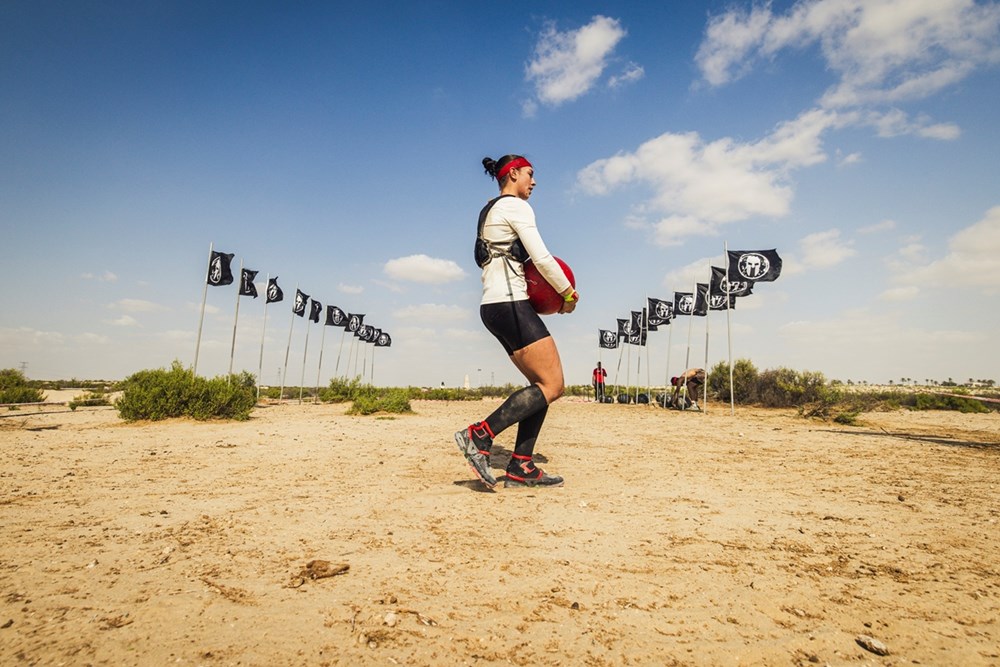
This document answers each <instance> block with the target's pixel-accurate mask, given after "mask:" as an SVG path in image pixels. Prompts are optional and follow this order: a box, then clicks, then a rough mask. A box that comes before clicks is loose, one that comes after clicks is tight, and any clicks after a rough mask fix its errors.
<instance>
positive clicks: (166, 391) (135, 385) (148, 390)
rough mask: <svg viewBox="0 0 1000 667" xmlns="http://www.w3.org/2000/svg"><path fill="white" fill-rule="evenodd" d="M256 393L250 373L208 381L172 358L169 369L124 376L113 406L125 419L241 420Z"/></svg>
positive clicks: (252, 403)
mask: <svg viewBox="0 0 1000 667" xmlns="http://www.w3.org/2000/svg"><path fill="white" fill-rule="evenodd" d="M256 396H257V388H256V382H255V378H254V376H253V375H251V374H250V373H246V372H244V373H241V374H239V375H230V376H228V377H216V378H213V379H211V380H209V379H206V378H203V377H200V376H196V375H195V374H194V372H193V371H191V370H188V369H185V368H183V367H182V366H181V364H180V362H179V361H175V362H174V363H173V364H172V365H171V367H170V370H169V371H168V370H164V369H162V368H161V369H157V370H145V371H139V372H138V373H134V374H132V375H130V376H129V377H127V378H125V381H124V382H123V383H122V395H121V398H119V399H118V401H117V402H116V403H115V407H117V408H118V414H119V415H120V416H121V418H122V419H125V420H126V421H136V420H139V419H149V420H152V421H156V420H160V419H169V418H171V417H192V418H194V419H198V420H207V419H236V420H244V419H248V418H249V417H250V410H252V409H253V406H254V404H255V403H256Z"/></svg>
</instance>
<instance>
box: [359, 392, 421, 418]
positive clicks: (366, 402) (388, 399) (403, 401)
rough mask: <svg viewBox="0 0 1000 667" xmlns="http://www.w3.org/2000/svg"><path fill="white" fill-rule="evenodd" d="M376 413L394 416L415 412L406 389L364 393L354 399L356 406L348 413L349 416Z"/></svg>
mask: <svg viewBox="0 0 1000 667" xmlns="http://www.w3.org/2000/svg"><path fill="white" fill-rule="evenodd" d="M376 412H391V413H394V414H399V413H403V412H413V408H411V407H410V399H409V392H408V391H407V390H406V389H386V390H382V391H377V392H363V393H361V394H359V395H358V396H357V397H356V398H355V399H354V405H352V406H351V408H350V409H349V410H348V411H347V414H349V415H371V414H374V413H376Z"/></svg>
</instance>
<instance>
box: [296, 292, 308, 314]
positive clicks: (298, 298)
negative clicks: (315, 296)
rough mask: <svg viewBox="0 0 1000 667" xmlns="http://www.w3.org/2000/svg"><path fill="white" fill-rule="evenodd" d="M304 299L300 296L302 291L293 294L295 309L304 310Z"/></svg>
mask: <svg viewBox="0 0 1000 667" xmlns="http://www.w3.org/2000/svg"><path fill="white" fill-rule="evenodd" d="M305 309H306V301H305V299H303V298H302V292H296V294H295V310H305Z"/></svg>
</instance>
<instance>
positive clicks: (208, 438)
mask: <svg viewBox="0 0 1000 667" xmlns="http://www.w3.org/2000/svg"><path fill="white" fill-rule="evenodd" d="M50 398H53V397H50ZM53 400H58V397H55V398H54V399H53ZM498 403H499V401H493V400H491V401H483V402H474V403H443V402H419V401H418V402H414V403H413V407H414V410H415V414H413V415H406V416H394V417H389V416H381V417H379V416H370V417H352V416H347V415H345V414H344V412H345V406H343V405H311V404H310V405H296V404H290V405H282V406H272V407H267V408H261V409H257V410H255V412H254V414H253V417H252V419H250V420H249V421H247V422H243V423H228V422H226V423H219V422H212V423H198V422H193V421H186V420H179V421H169V422H161V423H139V424H128V423H124V422H122V421H121V420H119V419H118V416H117V412H116V411H115V410H113V409H111V408H80V409H78V410H77V411H75V412H70V411H68V410H67V409H65V408H47V409H44V410H42V409H37V408H33V409H24V410H21V411H18V412H13V413H11V412H5V413H4V415H3V416H2V417H0V626H2V628H0V664H2V665H22V664H23V665H60V664H66V665H161V664H162V665H166V664H182V665H358V664H372V665H465V664H468V665H476V664H516V665H737V664H739V665H800V664H801V665H811V664H820V665H823V664H828V665H858V664H871V665H913V664H920V665H998V664H1000V526H998V521H1000V493H998V491H1000V488H998V486H1000V474H998V473H1000V414H997V413H991V414H989V415H962V414H959V413H951V412H947V413H946V412H923V413H909V412H895V413H883V414H866V415H863V416H862V423H861V424H860V425H858V426H840V425H836V424H832V423H824V422H820V421H810V420H807V419H803V418H800V417H798V416H797V415H796V414H795V412H794V411H778V410H757V409H738V410H737V412H736V415H735V416H731V415H730V414H729V411H728V409H723V408H720V407H717V406H710V407H709V412H708V414H697V413H680V412H676V411H664V410H661V409H659V408H655V407H650V406H622V405H597V404H593V403H588V402H584V401H582V400H580V399H563V400H562V401H560V402H558V403H557V404H555V405H554V406H553V407H552V409H551V410H550V412H549V417H548V421H547V422H546V425H545V428H544V429H543V432H542V440H541V441H540V442H541V444H540V446H539V448H538V452H537V454H539V456H538V460H539V461H540V462H541V465H542V467H544V468H546V469H547V470H549V471H550V472H552V473H556V474H561V475H563V476H565V477H566V485H565V487H563V488H560V489H545V490H524V489H503V488H502V487H498V488H497V490H496V491H495V492H488V491H486V490H485V489H484V488H483V487H481V486H480V485H479V483H478V482H474V481H473V477H472V474H471V472H470V471H469V469H468V468H467V466H466V465H465V463H464V460H463V459H462V457H461V456H460V455H459V454H458V450H457V448H456V447H455V445H454V443H453V441H452V433H453V432H454V431H455V430H456V429H458V428H460V427H462V426H464V425H465V424H467V423H468V422H470V421H472V420H474V419H477V418H480V417H483V416H485V415H486V414H487V413H488V412H489V411H490V410H492V409H493V407H495V406H496V405H498ZM512 437H513V433H512V432H508V433H504V434H503V435H502V436H501V437H500V440H499V441H498V444H497V448H496V450H498V451H495V455H494V458H493V466H494V468H496V469H497V470H496V472H497V474H498V475H499V474H501V473H502V469H503V467H504V466H505V464H506V459H507V456H509V451H508V450H509V448H510V447H512V444H511V440H512ZM315 560H322V561H326V562H327V568H328V569H326V570H323V567H324V565H323V564H315V563H314V564H313V565H312V567H311V568H310V567H307V566H308V564H309V563H310V562H311V561H315ZM344 566H346V567H344ZM337 571H340V573H339V574H337V575H335V576H329V577H322V578H316V579H313V578H311V577H310V575H311V574H312V573H319V574H325V573H327V574H328V573H331V572H337ZM860 635H867V636H870V637H873V638H874V639H876V640H878V641H880V642H882V643H883V644H884V645H885V646H886V647H887V648H888V651H889V653H888V655H886V656H879V655H876V654H875V653H873V652H871V651H869V650H866V649H864V648H862V647H861V646H859V645H858V643H857V642H856V639H857V638H858V637H859V636H860Z"/></svg>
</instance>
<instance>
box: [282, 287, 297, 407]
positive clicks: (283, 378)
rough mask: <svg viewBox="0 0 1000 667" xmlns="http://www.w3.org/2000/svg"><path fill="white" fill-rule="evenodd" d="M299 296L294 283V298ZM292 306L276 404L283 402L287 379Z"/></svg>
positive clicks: (292, 322)
mask: <svg viewBox="0 0 1000 667" xmlns="http://www.w3.org/2000/svg"><path fill="white" fill-rule="evenodd" d="M298 295H299V284H298V283H295V298H298ZM294 308H295V307H294V302H293V306H292V321H291V322H289V324H288V345H286V346H285V368H284V369H283V370H282V371H281V389H280V390H278V402H279V403H281V401H283V400H285V379H286V378H287V377H288V352H289V350H291V349H292V329H293V328H294V327H295V309H294Z"/></svg>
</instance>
